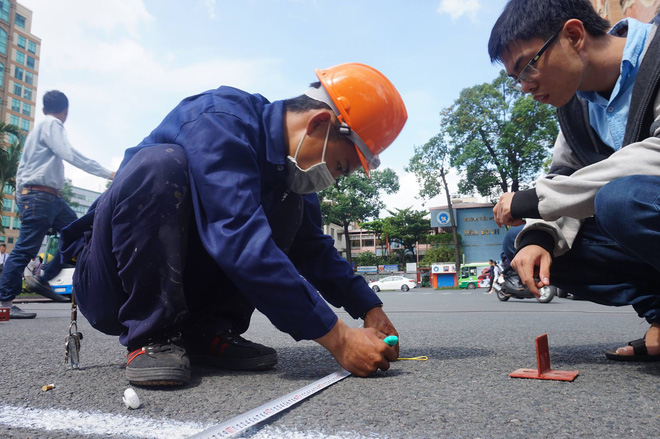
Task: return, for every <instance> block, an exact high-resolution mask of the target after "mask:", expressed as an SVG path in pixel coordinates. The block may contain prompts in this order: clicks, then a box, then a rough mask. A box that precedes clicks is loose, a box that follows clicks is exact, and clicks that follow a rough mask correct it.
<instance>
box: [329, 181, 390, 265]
mask: <svg viewBox="0 0 660 439" xmlns="http://www.w3.org/2000/svg"><path fill="white" fill-rule="evenodd" d="M398 190H399V177H398V176H397V175H396V173H395V172H394V171H393V170H391V169H384V170H382V171H375V170H374V171H371V179H369V178H367V175H366V174H365V173H364V171H363V170H362V169H358V170H357V171H356V172H354V173H353V174H351V175H349V176H345V177H344V176H342V177H339V178H337V181H335V184H333V185H332V186H330V187H329V188H327V189H324V190H322V191H321V192H319V193H318V195H319V199H320V200H322V201H323V202H322V203H321V215H322V216H323V222H324V224H329V223H335V224H340V225H342V226H343V227H344V235H345V236H346V238H347V240H346V241H347V245H346V251H347V255H348V256H347V259H348V261H349V262H351V246H350V239H348V236H349V234H348V225H349V224H350V223H352V222H353V221H355V222H358V223H359V222H362V221H365V220H367V219H370V218H377V217H378V215H379V214H380V211H381V210H382V209H384V208H385V204H384V203H383V202H382V201H381V199H380V193H381V192H384V193H386V194H392V193H395V192H397V191H398Z"/></svg>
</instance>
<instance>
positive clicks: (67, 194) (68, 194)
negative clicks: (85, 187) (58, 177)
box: [62, 180, 80, 209]
mask: <svg viewBox="0 0 660 439" xmlns="http://www.w3.org/2000/svg"><path fill="white" fill-rule="evenodd" d="M72 198H73V186H71V183H69V182H68V181H66V180H65V181H64V187H63V188H62V199H63V200H64V202H65V203H66V204H68V205H69V207H71V208H72V209H74V208H76V207H78V206H80V203H78V202H77V201H71V199H72Z"/></svg>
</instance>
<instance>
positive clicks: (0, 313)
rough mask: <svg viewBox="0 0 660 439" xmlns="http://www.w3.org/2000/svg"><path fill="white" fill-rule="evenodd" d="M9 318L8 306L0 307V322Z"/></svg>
mask: <svg viewBox="0 0 660 439" xmlns="http://www.w3.org/2000/svg"><path fill="white" fill-rule="evenodd" d="M7 320H9V308H0V322H2V321H7Z"/></svg>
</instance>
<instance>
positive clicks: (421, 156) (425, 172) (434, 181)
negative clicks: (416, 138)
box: [405, 134, 450, 198]
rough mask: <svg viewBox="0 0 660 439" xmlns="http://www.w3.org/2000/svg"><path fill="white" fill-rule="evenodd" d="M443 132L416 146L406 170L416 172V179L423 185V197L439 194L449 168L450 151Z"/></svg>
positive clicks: (421, 195)
mask: <svg viewBox="0 0 660 439" xmlns="http://www.w3.org/2000/svg"><path fill="white" fill-rule="evenodd" d="M443 137H444V136H443V135H442V134H437V135H435V136H433V137H432V138H431V140H429V141H428V142H426V144H424V145H422V146H416V147H415V148H414V154H413V157H412V158H411V159H410V162H409V163H408V166H406V168H405V170H406V172H412V173H413V174H415V179H416V180H417V182H418V183H419V184H420V186H421V187H422V190H421V191H420V192H419V196H420V197H422V198H433V197H435V196H436V195H439V194H440V192H441V191H442V189H445V190H446V188H444V186H443V181H444V179H445V177H446V174H447V172H448V170H449V157H450V151H449V147H448V146H447V143H446V142H445V140H444V138H443Z"/></svg>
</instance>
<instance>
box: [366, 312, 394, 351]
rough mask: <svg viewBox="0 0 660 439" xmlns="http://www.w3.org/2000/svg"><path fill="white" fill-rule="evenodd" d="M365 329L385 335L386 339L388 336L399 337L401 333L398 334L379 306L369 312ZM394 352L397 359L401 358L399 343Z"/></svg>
mask: <svg viewBox="0 0 660 439" xmlns="http://www.w3.org/2000/svg"><path fill="white" fill-rule="evenodd" d="M364 327H365V328H374V329H375V330H376V331H378V332H380V333H383V334H385V337H387V336H388V335H396V336H397V337H398V336H399V333H398V332H396V328H394V325H393V324H392V322H391V321H390V319H389V318H388V317H387V314H385V311H383V308H382V307H380V306H377V307H376V308H372V309H371V310H369V312H367V315H365V316H364ZM394 350H395V351H396V356H397V358H398V357H399V343H397V344H395V345H394Z"/></svg>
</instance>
